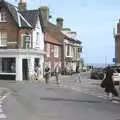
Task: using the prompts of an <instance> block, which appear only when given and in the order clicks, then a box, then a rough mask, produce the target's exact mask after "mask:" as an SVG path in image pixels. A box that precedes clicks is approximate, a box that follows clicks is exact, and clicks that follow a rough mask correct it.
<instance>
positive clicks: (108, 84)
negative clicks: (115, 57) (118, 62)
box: [101, 66, 118, 100]
mask: <svg viewBox="0 0 120 120" xmlns="http://www.w3.org/2000/svg"><path fill="white" fill-rule="evenodd" d="M104 73H105V74H104V80H103V81H102V83H101V87H103V88H105V92H106V93H107V97H108V98H109V99H110V100H112V97H118V92H117V90H116V88H115V86H114V83H113V80H112V76H113V70H111V69H110V67H109V66H108V67H107V69H106V70H105V72H104Z"/></svg>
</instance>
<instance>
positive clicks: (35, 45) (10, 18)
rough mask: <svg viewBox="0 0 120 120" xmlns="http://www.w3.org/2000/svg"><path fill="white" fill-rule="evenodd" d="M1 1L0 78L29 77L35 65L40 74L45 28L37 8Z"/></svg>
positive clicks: (21, 2)
mask: <svg viewBox="0 0 120 120" xmlns="http://www.w3.org/2000/svg"><path fill="white" fill-rule="evenodd" d="M20 4H23V5H22V6H23V8H24V9H23V10H22V11H21V10H20V9H18V7H16V6H14V5H12V4H10V3H8V2H5V1H4V0H1V1H0V79H14V80H17V81H22V80H28V79H29V78H30V76H31V75H32V74H34V69H35V67H36V66H38V67H40V77H41V78H42V77H43V62H44V30H43V23H42V18H41V13H40V11H39V10H26V3H25V0H23V1H22V0H20Z"/></svg>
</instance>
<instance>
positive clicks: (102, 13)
mask: <svg viewBox="0 0 120 120" xmlns="http://www.w3.org/2000/svg"><path fill="white" fill-rule="evenodd" d="M9 1H10V0H9ZM11 2H13V3H14V4H16V3H15V2H14V0H11ZM27 2H28V3H27V4H28V5H27V6H28V9H34V8H38V7H40V6H41V5H48V7H49V8H50V14H51V15H52V21H53V22H54V23H55V20H56V17H63V18H64V26H65V27H69V28H71V29H72V30H73V31H76V32H77V33H78V37H79V39H80V40H81V41H82V46H83V54H82V56H83V58H84V60H85V62H86V63H105V58H106V61H107V63H112V58H114V39H113V27H115V25H116V22H117V21H118V19H119V16H120V1H119V0H99V1H98V0H84V1H83V0H27Z"/></svg>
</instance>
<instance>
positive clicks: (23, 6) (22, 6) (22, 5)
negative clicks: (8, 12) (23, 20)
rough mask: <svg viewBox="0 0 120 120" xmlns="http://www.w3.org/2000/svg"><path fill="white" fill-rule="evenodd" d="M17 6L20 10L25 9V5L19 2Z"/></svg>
mask: <svg viewBox="0 0 120 120" xmlns="http://www.w3.org/2000/svg"><path fill="white" fill-rule="evenodd" d="M18 8H19V10H20V11H24V10H25V9H26V8H25V5H24V4H23V3H21V2H20V3H19V4H18Z"/></svg>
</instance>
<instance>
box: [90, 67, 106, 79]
mask: <svg viewBox="0 0 120 120" xmlns="http://www.w3.org/2000/svg"><path fill="white" fill-rule="evenodd" d="M90 78H91V79H96V80H102V79H103V78H104V69H103V68H93V69H92V71H91V74H90Z"/></svg>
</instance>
